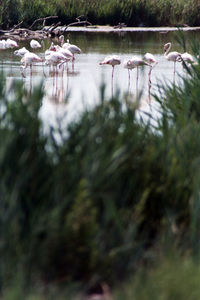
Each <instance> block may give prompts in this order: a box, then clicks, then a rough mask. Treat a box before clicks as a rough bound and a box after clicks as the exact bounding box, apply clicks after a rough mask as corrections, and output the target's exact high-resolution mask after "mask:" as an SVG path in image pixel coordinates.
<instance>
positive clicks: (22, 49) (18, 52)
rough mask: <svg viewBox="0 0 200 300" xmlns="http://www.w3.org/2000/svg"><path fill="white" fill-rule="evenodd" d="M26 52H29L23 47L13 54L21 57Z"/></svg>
mask: <svg viewBox="0 0 200 300" xmlns="http://www.w3.org/2000/svg"><path fill="white" fill-rule="evenodd" d="M28 52H29V50H27V49H26V47H23V48H20V49H19V50H15V51H14V54H15V55H17V56H21V57H23V56H24V54H26V53H28Z"/></svg>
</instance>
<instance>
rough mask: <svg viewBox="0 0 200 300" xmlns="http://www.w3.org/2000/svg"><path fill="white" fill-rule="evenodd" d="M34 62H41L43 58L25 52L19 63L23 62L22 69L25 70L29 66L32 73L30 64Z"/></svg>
mask: <svg viewBox="0 0 200 300" xmlns="http://www.w3.org/2000/svg"><path fill="white" fill-rule="evenodd" d="M35 62H43V59H42V58H41V57H39V56H38V55H37V54H35V53H32V52H27V53H25V54H24V56H23V57H22V59H21V63H23V64H24V66H23V69H24V70H25V69H26V68H27V67H28V66H30V75H32V66H33V64H34V63H35Z"/></svg>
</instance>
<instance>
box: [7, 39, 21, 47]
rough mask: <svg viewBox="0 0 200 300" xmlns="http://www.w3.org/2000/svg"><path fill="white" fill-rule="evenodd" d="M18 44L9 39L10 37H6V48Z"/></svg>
mask: <svg viewBox="0 0 200 300" xmlns="http://www.w3.org/2000/svg"><path fill="white" fill-rule="evenodd" d="M18 47H19V45H18V44H17V42H16V41H14V40H11V39H7V40H6V48H18Z"/></svg>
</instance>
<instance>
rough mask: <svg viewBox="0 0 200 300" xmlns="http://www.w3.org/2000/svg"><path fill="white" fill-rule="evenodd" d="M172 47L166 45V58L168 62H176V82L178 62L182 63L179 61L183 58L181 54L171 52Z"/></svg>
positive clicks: (169, 44)
mask: <svg viewBox="0 0 200 300" xmlns="http://www.w3.org/2000/svg"><path fill="white" fill-rule="evenodd" d="M171 46H172V44H171V43H167V44H165V45H164V56H165V58H166V59H167V60H168V61H173V62H174V80H175V73H176V62H177V61H180V60H179V59H180V57H181V53H179V52H177V51H172V52H169V50H170V49H171Z"/></svg>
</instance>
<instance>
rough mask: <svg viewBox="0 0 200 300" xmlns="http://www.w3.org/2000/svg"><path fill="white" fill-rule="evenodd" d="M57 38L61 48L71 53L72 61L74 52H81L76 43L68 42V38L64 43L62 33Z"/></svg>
mask: <svg viewBox="0 0 200 300" xmlns="http://www.w3.org/2000/svg"><path fill="white" fill-rule="evenodd" d="M59 40H60V42H61V46H62V48H64V49H68V50H69V51H70V52H71V53H72V54H73V59H72V60H73V61H74V60H75V57H74V54H81V53H82V51H81V49H80V48H79V47H78V46H76V45H73V44H70V42H69V40H67V43H64V35H61V36H60V38H59Z"/></svg>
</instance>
